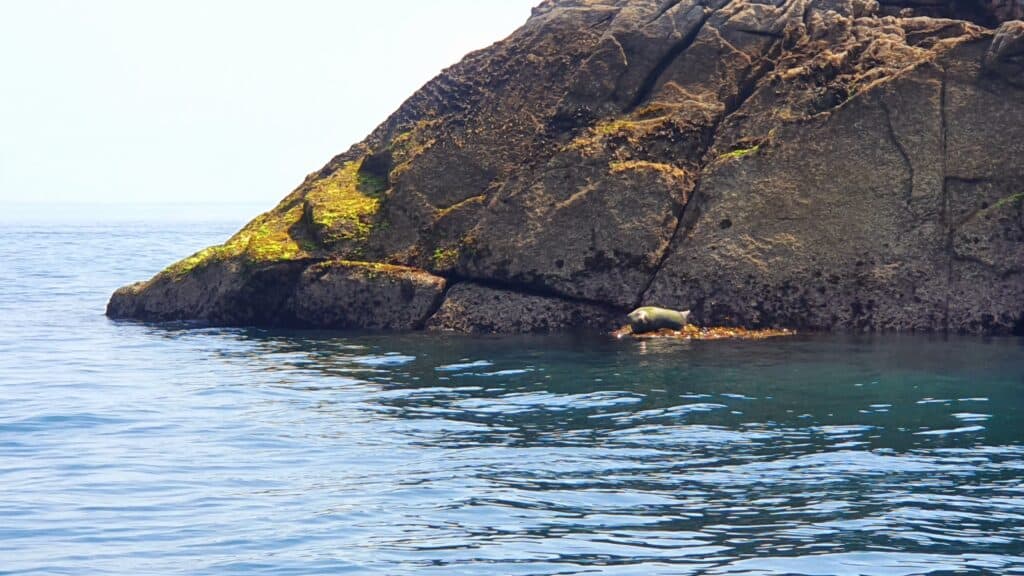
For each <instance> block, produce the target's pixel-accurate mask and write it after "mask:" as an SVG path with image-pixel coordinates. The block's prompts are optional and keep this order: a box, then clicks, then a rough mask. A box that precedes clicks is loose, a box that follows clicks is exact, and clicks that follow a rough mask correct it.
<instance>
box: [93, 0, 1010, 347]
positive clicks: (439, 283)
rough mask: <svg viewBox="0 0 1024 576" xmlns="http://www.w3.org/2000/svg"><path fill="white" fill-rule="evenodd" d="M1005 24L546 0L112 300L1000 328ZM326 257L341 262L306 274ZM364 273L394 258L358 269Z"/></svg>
mask: <svg viewBox="0 0 1024 576" xmlns="http://www.w3.org/2000/svg"><path fill="white" fill-rule="evenodd" d="M1021 17H1024V2H1022V1H1021V0H995V1H982V0H977V1H973V0H972V1H966V2H943V1H932V0H929V1H927V2H916V1H910V0H907V1H881V2H876V1H874V0H772V1H770V2H765V1H754V0H670V1H661V0H613V1H609V2H603V3H592V2H586V1H583V0H549V1H547V2H543V3H542V4H540V5H539V6H538V7H537V8H535V9H534V11H533V16H532V17H531V18H530V20H529V21H528V22H527V23H526V24H525V25H524V26H523V27H522V28H520V29H519V30H518V31H517V32H515V33H514V34H512V35H511V36H510V37H509V38H507V39H505V40H503V41H501V42H498V43H497V44H495V45H493V46H491V47H489V48H487V49H484V50H480V51H477V52H474V53H472V54H470V55H468V56H467V57H466V58H465V59H464V60H463V61H462V62H460V63H459V64H457V65H455V66H453V67H451V68H449V69H447V70H445V71H444V72H443V73H442V74H441V75H440V76H438V77H437V78H435V79H434V80H432V81H431V82H429V83H428V84H427V85H426V86H424V87H423V88H422V89H421V90H420V91H419V92H417V93H416V94H415V95H413V96H412V97H411V98H410V99H409V100H408V101H407V102H406V103H405V104H403V106H402V107H401V108H400V109H399V110H398V111H396V112H395V113H394V114H393V115H392V116H391V117H390V118H388V119H387V120H386V121H385V122H384V123H383V124H382V125H381V126H380V127H378V128H377V129H376V130H375V131H374V132H373V133H372V134H371V135H370V136H368V137H367V139H366V140H364V141H363V142H360V143H358V144H356V145H355V146H353V147H352V148H351V149H350V150H348V151H347V152H345V153H344V154H341V155H339V156H338V157H336V158H334V159H332V160H331V161H330V162H329V163H328V164H327V165H326V166H325V167H324V168H322V169H321V170H319V171H318V172H315V173H313V174H311V175H309V176H308V177H307V178H306V180H305V181H304V182H303V183H302V184H301V185H300V186H299V187H298V188H297V189H296V190H295V191H294V192H292V194H290V195H289V196H288V197H286V198H285V199H284V200H283V201H282V202H281V204H279V205H278V206H277V207H276V208H274V209H273V210H271V211H270V212H268V213H266V214H264V215H261V216H260V217H258V218H257V219H255V220H254V221H253V222H252V223H250V224H249V225H247V226H246V227H245V228H243V230H241V231H239V233H238V234H236V235H235V236H234V237H232V238H231V239H229V240H228V241H227V242H226V243H225V244H224V245H222V246H217V247H212V248H210V249H207V250H205V251H203V252H200V253H198V254H196V255H194V256H192V257H190V258H188V259H186V260H184V261H182V262H179V263H177V264H175V265H172V266H171V267H169V268H168V269H167V270H166V271H164V272H162V273H160V274H159V275H157V276H156V277H155V278H154V279H152V280H150V281H148V282H145V283H140V284H136V285H133V286H131V287H127V288H124V289H122V290H119V291H118V292H117V293H116V294H115V295H114V297H113V298H112V299H111V303H110V306H109V308H108V313H109V314H110V315H111V316H113V317H119V318H136V319H142V320H169V319H198V320H203V321H207V322H214V323H220V324H265V325H299V326H345V327H368V328H369V327H373V328H390V329H410V328H412V329H415V328H421V327H425V326H429V327H432V328H441V329H449V330H458V331H465V332H487V331H502V332H508V331H538V330H559V329H564V328H571V327H593V326H596V325H600V324H602V322H603V321H604V318H606V317H607V316H609V315H611V316H614V315H616V314H619V315H624V314H625V312H627V311H628V310H630V309H632V308H634V307H636V306H638V305H657V306H665V307H670V308H680V309H683V308H689V309H692V311H693V317H694V319H695V320H696V321H697V322H699V323H702V324H706V325H728V326H742V327H748V328H766V327H781V326H787V327H794V328H802V329H823V330H846V329H852V330H863V331H874V330H918V331H947V330H948V331H958V332H973V333H993V334H1000V333H1022V332H1024V212H1022V210H1024V209H1022V204H1024V188H1022V186H1024V184H1022V182H1024V168H1022V167H1024V80H1022V78H1024V60H1022V58H1024V57H1022V54H1024V23H1022V22H1021V21H1019V20H1016V19H1017V18H1021ZM338 260H345V261H348V262H362V264H358V265H357V264H352V265H349V266H348V267H347V268H344V271H343V272H340V271H337V270H333V271H331V272H330V273H322V272H323V266H324V264H323V263H324V262H326V261H338ZM381 264H384V265H388V266H400V267H403V268H402V270H404V272H402V273H401V274H398V275H397V276H395V275H388V274H382V275H376V276H374V275H370V274H366V273H365V272H366V271H367V270H370V269H371V268H372V266H374V265H381ZM409 269H416V270H417V271H413V270H409ZM446 286H447V287H448V289H447V292H445V287H446ZM620 319H621V316H620Z"/></svg>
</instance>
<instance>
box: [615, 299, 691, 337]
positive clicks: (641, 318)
mask: <svg viewBox="0 0 1024 576" xmlns="http://www.w3.org/2000/svg"><path fill="white" fill-rule="evenodd" d="M628 318H629V326H630V327H631V328H632V329H633V333H634V334H643V333H644V332H654V331H655V330H661V329H662V328H668V329H669V330H681V329H682V328H683V327H684V326H686V324H687V323H689V321H690V311H689V310H683V311H682V312H679V311H677V310H669V309H667V308H658V307H657V306H642V307H640V308H637V309H636V310H633V311H632V312H630V313H629V315H628Z"/></svg>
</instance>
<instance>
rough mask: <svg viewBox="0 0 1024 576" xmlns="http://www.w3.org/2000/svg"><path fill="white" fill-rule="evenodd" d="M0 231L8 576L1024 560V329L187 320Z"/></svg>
mask: <svg viewBox="0 0 1024 576" xmlns="http://www.w3.org/2000/svg"><path fill="white" fill-rule="evenodd" d="M239 224H240V222H238V221H231V222H227V221H225V222H210V221H206V222H195V221H192V222H189V221H179V222H165V223H157V222H149V223H131V222H123V221H122V222H116V223H114V222H111V223H108V224H88V225H87V224H75V223H68V222H64V223H61V224H60V225H59V226H42V225H39V224H31V225H30V224H17V223H11V222H6V223H0V573H2V574H345V573H349V574H387V575H392V574H396V575H402V574H446V575H447V574H495V575H502V574H524V575H525V574H531V575H533V574H536V575H539V574H637V575H641V574H643V575H646V574H728V575H737V574H749V575H782V574H807V575H811V574H843V575H854V574H869V575H879V576H881V575H885V576H892V575H911V574H965V573H977V574H1024V428H1022V426H1021V417H1022V416H1024V342H1022V341H1021V340H1019V339H995V340H983V339H976V338H941V337H922V336H916V337H914V336H886V337H846V336H816V337H798V338H794V339H789V340H775V341H768V342H757V343H728V342H705V343H693V344H685V343H679V342H649V343H646V344H644V343H638V342H633V341H615V340H612V339H608V338H603V337H600V336H588V337H583V336H559V337H529V338H526V337H519V338H479V337H478V338H469V337H458V336H439V335H429V334H411V335H401V336H394V335H391V336H388V335H379V334H377V335H374V334H339V333H317V332H280V331H266V330H254V329H231V330H227V329H201V330H185V329H182V328H181V327H174V326H164V327H159V326H145V325H136V324H130V323H122V324H118V323H113V322H110V321H108V320H107V319H105V318H104V317H103V316H102V311H103V307H104V305H105V303H106V299H107V297H108V295H109V293H110V291H111V290H112V289H113V288H115V287H117V286H120V285H122V284H124V283H127V282H129V281H132V280H136V279H139V278H143V277H147V276H149V275H150V274H152V273H153V272H155V271H156V270H158V269H159V268H160V267H161V266H162V265H164V264H166V263H168V262H169V261H171V260H172V259H174V258H177V257H180V256H183V255H186V254H187V253H189V252H190V251H192V250H194V249H197V248H200V247H202V246H205V245H208V244H211V243H214V242H218V241H221V240H223V239H224V238H226V237H227V236H228V235H229V234H230V233H231V232H233V231H234V229H236V228H237V227H238V225H239Z"/></svg>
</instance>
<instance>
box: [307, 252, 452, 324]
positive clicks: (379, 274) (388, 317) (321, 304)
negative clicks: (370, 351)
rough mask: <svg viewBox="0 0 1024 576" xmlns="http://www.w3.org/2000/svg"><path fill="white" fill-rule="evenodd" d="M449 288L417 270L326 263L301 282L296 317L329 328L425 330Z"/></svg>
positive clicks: (430, 275)
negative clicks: (428, 319)
mask: <svg viewBox="0 0 1024 576" xmlns="http://www.w3.org/2000/svg"><path fill="white" fill-rule="evenodd" d="M444 287H445V280H444V278H439V277H437V276H434V275H432V274H428V273H426V272H424V271H422V270H416V269H413V268H405V267H400V266H389V265H386V264H372V263H366V262H347V261H331V262H322V263H320V264H316V265H314V266H310V267H309V268H307V269H306V270H305V272H303V273H302V277H301V278H299V282H298V287H297V288H296V291H295V317H296V319H297V320H298V322H299V323H301V324H302V325H306V326H316V327H323V328H370V329H383V330H412V329H417V328H422V327H423V325H424V323H425V322H426V320H427V318H428V317H429V316H430V315H431V314H432V313H433V312H434V311H435V310H436V309H437V307H438V305H439V304H440V298H441V295H442V294H443V293H444Z"/></svg>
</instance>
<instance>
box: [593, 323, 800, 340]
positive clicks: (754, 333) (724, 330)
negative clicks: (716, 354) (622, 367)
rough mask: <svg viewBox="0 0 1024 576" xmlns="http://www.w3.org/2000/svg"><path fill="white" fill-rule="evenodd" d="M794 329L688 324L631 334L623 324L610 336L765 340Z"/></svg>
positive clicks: (643, 338)
mask: <svg viewBox="0 0 1024 576" xmlns="http://www.w3.org/2000/svg"><path fill="white" fill-rule="evenodd" d="M795 335H796V330H789V329H786V328H782V329H776V328H765V329H762V330H747V329H746V328H730V327H724V326H713V327H707V328H702V327H700V326H694V325H693V324H690V325H688V326H685V327H684V328H683V329H682V330H669V329H667V328H664V329H661V330H655V331H654V332H645V333H644V334H633V328H632V327H631V326H628V325H627V326H623V327H622V328H619V329H618V330H616V331H614V332H612V336H615V337H616V338H622V337H623V336H632V337H633V338H636V339H638V340H651V339H655V338H674V339H676V340H765V339H767V338H778V337H780V336H795Z"/></svg>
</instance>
